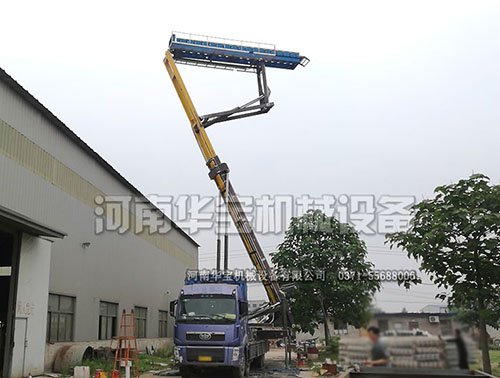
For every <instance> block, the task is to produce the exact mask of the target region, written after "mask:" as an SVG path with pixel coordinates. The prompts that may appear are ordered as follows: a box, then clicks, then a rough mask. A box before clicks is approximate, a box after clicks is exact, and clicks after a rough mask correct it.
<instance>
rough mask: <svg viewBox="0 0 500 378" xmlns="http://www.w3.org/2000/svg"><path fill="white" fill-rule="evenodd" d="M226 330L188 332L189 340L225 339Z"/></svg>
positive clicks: (187, 337)
mask: <svg viewBox="0 0 500 378" xmlns="http://www.w3.org/2000/svg"><path fill="white" fill-rule="evenodd" d="M225 338H226V335H225V334H224V332H186V340H188V341H224V340H225Z"/></svg>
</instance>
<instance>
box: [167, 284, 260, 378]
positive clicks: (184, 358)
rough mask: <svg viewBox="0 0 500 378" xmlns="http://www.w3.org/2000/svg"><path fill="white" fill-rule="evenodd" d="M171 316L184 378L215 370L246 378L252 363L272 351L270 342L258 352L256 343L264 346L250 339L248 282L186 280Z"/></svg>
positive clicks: (171, 307)
mask: <svg viewBox="0 0 500 378" xmlns="http://www.w3.org/2000/svg"><path fill="white" fill-rule="evenodd" d="M170 313H171V315H172V316H174V317H175V325H174V358H175V361H176V363H177V364H178V366H179V368H180V372H181V375H182V377H184V378H187V377H190V376H191V374H192V372H193V370H195V369H197V370H200V369H207V368H215V367H227V368H231V369H232V370H233V375H234V376H235V377H244V376H246V375H248V371H249V366H250V363H251V362H252V360H255V359H258V358H262V359H263V355H264V353H265V352H266V351H267V350H268V349H266V346H267V343H266V346H264V345H262V346H261V347H260V348H258V349H260V350H259V351H257V350H256V344H259V345H260V344H262V343H258V342H254V341H253V340H250V335H249V328H248V299H247V283H246V281H242V280H238V281H237V280H234V279H232V278H212V279H210V280H206V281H202V280H201V279H190V280H188V279H186V281H185V285H184V287H183V288H182V290H181V292H180V294H179V297H178V299H177V300H176V301H173V302H171V303H170ZM267 348H268V346H267ZM261 356H262V357H261Z"/></svg>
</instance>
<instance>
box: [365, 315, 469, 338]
mask: <svg viewBox="0 0 500 378" xmlns="http://www.w3.org/2000/svg"><path fill="white" fill-rule="evenodd" d="M455 315H456V314H454V313H450V312H404V313H403V312H398V313H377V314H374V315H373V318H372V320H371V321H370V324H369V326H376V327H378V328H380V330H381V331H382V332H386V331H396V332H397V331H412V330H415V329H420V330H422V331H427V332H428V333H429V334H431V335H436V336H451V335H453V332H454V330H455V329H456V328H463V327H464V325H463V324H462V323H460V322H459V321H458V320H456V319H455Z"/></svg>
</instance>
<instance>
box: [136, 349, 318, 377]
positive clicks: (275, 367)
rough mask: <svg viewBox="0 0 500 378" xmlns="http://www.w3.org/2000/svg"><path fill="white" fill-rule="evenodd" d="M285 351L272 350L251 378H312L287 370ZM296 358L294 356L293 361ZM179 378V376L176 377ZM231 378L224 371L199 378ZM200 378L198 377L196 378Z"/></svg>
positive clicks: (305, 373)
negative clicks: (262, 366)
mask: <svg viewBox="0 0 500 378" xmlns="http://www.w3.org/2000/svg"><path fill="white" fill-rule="evenodd" d="M284 354H285V352H284V350H283V349H272V350H270V351H269V352H268V353H266V364H265V367H264V369H262V370H251V371H250V378H296V377H301V378H309V377H312V373H311V372H310V371H300V372H299V371H297V370H295V369H285V361H284ZM294 357H295V356H294V355H292V359H293V358H294ZM176 377H177V378H179V376H176ZM207 377H212V378H231V373H230V372H228V371H224V370H212V371H207V372H206V373H205V374H203V375H200V376H199V378H207ZM141 378H160V377H159V376H158V375H154V374H152V373H145V374H142V375H141ZM196 378H198V377H196Z"/></svg>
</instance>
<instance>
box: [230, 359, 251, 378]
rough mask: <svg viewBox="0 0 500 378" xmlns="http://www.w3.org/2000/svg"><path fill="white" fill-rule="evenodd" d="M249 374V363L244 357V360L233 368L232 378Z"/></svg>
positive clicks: (239, 377)
mask: <svg viewBox="0 0 500 378" xmlns="http://www.w3.org/2000/svg"><path fill="white" fill-rule="evenodd" d="M249 374H250V364H249V363H248V359H247V358H246V357H245V361H244V363H243V364H242V365H241V366H238V367H235V368H233V377H234V378H246V377H248V376H249Z"/></svg>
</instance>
